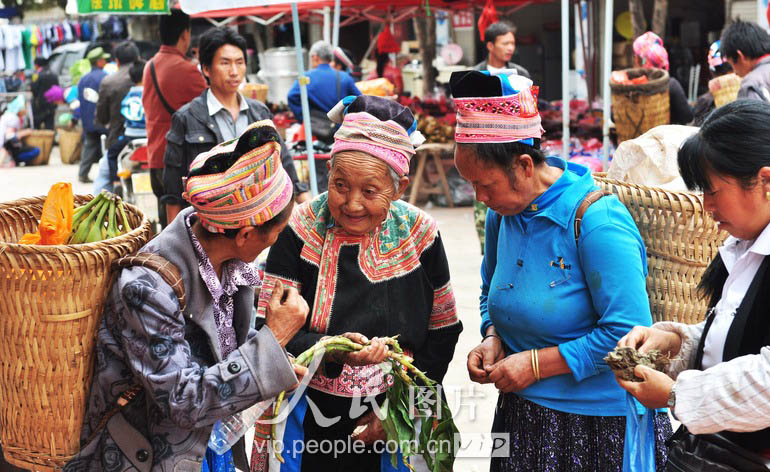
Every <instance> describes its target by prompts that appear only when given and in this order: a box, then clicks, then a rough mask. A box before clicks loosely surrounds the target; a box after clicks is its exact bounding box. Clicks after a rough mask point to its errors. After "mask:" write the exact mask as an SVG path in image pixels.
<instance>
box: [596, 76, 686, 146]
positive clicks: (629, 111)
mask: <svg viewBox="0 0 770 472" xmlns="http://www.w3.org/2000/svg"><path fill="white" fill-rule="evenodd" d="M624 72H626V74H627V75H628V78H629V79H634V78H637V77H640V76H642V75H646V76H647V80H648V82H647V83H646V84H638V85H626V84H621V83H617V82H614V81H612V80H610V89H612V118H613V120H614V121H615V130H616V131H617V133H618V144H620V143H622V142H623V141H626V140H628V139H633V138H636V137H637V136H641V135H642V134H644V133H645V132H646V131H647V130H649V129H651V128H654V127H656V126H658V125H667V124H668V123H669V122H670V121H671V117H670V105H669V93H668V81H669V77H668V72H666V71H665V70H663V69H644V68H637V69H626V70H625V71H624Z"/></svg>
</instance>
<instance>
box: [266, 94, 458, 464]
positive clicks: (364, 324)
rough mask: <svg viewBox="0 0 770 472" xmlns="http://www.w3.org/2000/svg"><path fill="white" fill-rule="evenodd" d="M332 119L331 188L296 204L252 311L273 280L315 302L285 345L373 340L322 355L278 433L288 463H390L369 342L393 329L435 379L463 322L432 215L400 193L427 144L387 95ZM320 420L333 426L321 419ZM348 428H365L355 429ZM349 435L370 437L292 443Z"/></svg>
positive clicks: (374, 349) (360, 101) (298, 349)
mask: <svg viewBox="0 0 770 472" xmlns="http://www.w3.org/2000/svg"><path fill="white" fill-rule="evenodd" d="M329 117H330V118H331V119H332V120H333V121H334V122H337V123H339V122H341V126H340V128H339V130H338V131H337V133H336V134H335V136H334V146H333V148H332V159H331V162H330V163H329V191H328V192H327V193H323V194H321V195H319V196H318V197H316V198H315V199H313V200H311V201H310V202H306V203H304V204H302V205H301V206H299V207H298V208H297V209H296V210H295V212H294V214H293V215H292V217H291V219H290V220H289V225H288V227H287V228H286V229H284V231H283V233H281V235H280V236H279V237H278V241H277V242H276V243H275V245H274V246H273V248H272V249H271V250H270V254H269V255H268V258H267V266H266V268H265V281H264V284H263V287H262V291H261V292H260V299H259V308H258V316H259V317H260V318H261V317H263V316H264V313H265V308H266V307H267V302H268V301H269V300H270V298H271V293H272V290H273V286H274V285H275V284H278V283H280V284H283V285H286V286H290V287H295V288H296V289H297V290H299V292H300V294H301V295H302V297H303V298H304V299H305V300H306V301H307V303H308V304H309V305H310V306H311V309H310V311H311V315H310V316H309V317H308V320H307V322H306V323H305V326H303V327H302V329H301V330H300V331H299V332H298V333H297V335H296V336H295V337H294V338H293V339H292V340H291V342H290V343H289V344H288V345H287V349H288V350H289V352H291V353H292V354H294V355H299V354H300V353H302V352H303V351H305V350H306V349H308V348H310V347H311V346H312V345H314V344H315V343H316V342H318V341H319V340H321V339H322V338H323V337H325V336H329V335H345V336H347V337H348V338H350V339H352V340H353V341H355V342H359V343H366V341H367V338H368V339H371V340H372V346H369V347H367V348H365V349H364V350H363V351H361V352H359V353H340V354H335V355H330V356H327V357H326V358H325V359H324V361H325V364H324V368H323V372H317V373H316V374H315V375H314V377H313V379H312V380H311V382H310V385H309V386H310V388H309V389H308V390H307V394H306V395H305V396H303V401H304V402H305V405H306V406H307V405H311V406H312V409H311V408H306V409H303V408H301V407H295V408H294V409H293V410H292V412H291V416H290V417H289V419H288V420H287V423H286V424H287V427H286V428H287V429H286V431H285V432H284V438H283V439H282V438H278V439H279V440H283V442H284V445H285V446H286V447H285V449H284V451H283V458H284V460H285V461H287V464H292V466H291V467H290V466H288V465H287V466H286V467H287V468H288V469H289V470H301V471H302V472H310V471H353V470H366V471H380V470H382V471H387V470H393V469H392V468H391V467H392V466H391V465H390V457H389V454H387V453H382V452H383V449H382V448H380V447H379V446H381V445H382V444H383V443H384V440H385V439H386V436H385V431H384V429H383V427H382V425H381V423H380V420H379V419H378V418H377V416H376V414H375V412H374V410H373V405H372V403H374V402H375V401H376V404H377V405H382V402H383V401H384V393H385V392H386V391H387V389H388V388H389V384H388V382H387V377H386V376H385V375H384V373H383V372H382V370H381V369H380V367H379V366H377V365H372V364H378V363H380V362H382V361H383V360H385V356H386V355H387V348H386V346H385V345H384V343H382V342H381V341H377V337H384V336H394V335H398V336H399V339H398V340H399V342H400V344H401V346H402V347H403V348H404V350H405V351H407V352H408V353H409V355H410V356H411V357H413V358H414V365H415V366H416V367H418V368H419V369H421V370H423V371H424V372H425V373H426V375H427V376H428V377H429V378H431V379H433V380H435V381H437V382H441V380H442V379H443V377H444V374H445V373H446V371H447V367H448V365H449V362H450V361H451V360H452V355H453V353H454V350H455V344H456V343H457V339H458V337H459V335H460V332H461V331H462V323H461V322H460V320H459V319H458V317H457V310H456V306H455V298H454V292H453V290H452V285H451V283H450V278H449V265H448V263H447V259H446V254H445V252H444V246H443V244H442V241H441V235H440V234H439V231H438V226H437V225H436V221H435V220H434V219H433V218H431V217H430V216H429V215H428V214H427V213H425V212H423V211H422V210H420V209H418V208H416V207H414V206H411V205H409V204H408V203H406V202H404V201H402V200H400V197H401V195H402V194H403V193H404V190H406V187H407V184H408V183H409V178H408V174H409V160H410V159H411V158H412V156H414V154H415V144H417V145H419V144H420V143H421V141H422V140H424V138H422V135H421V134H419V131H414V129H415V118H414V116H413V115H412V112H411V111H410V110H409V109H408V108H405V107H403V106H401V105H400V104H398V103H397V102H395V101H392V100H387V99H385V98H381V97H375V96H368V95H362V96H360V97H357V98H356V97H347V98H345V99H344V100H343V101H341V102H340V103H339V104H338V105H337V106H336V107H334V109H332V111H331V112H330V113H329ZM410 131H411V132H412V133H411V134H410ZM370 400H371V401H370ZM311 402H312V403H311ZM354 407H355V408H354ZM305 411H307V414H305ZM319 413H320V414H319ZM303 415H304V417H303ZM324 418H326V419H328V418H336V419H337V421H336V422H335V423H333V424H332V425H328V424H327V425H325V424H324V421H323V420H324ZM356 428H359V429H363V431H362V432H356V433H355V434H353V433H354V430H355V429H356ZM351 436H352V439H353V441H361V442H363V443H365V444H366V446H365V448H363V449H364V452H363V453H357V452H360V451H357V450H355V449H356V448H353V449H354V450H346V451H343V452H342V453H340V454H337V452H338V451H334V452H329V450H328V449H326V448H323V447H322V448H319V449H315V450H314V451H311V448H305V450H304V452H301V451H297V450H295V449H294V448H293V446H292V444H293V443H294V444H296V442H297V441H299V442H300V443H302V442H304V443H314V444H324V443H326V444H329V441H331V443H334V442H335V441H341V442H342V443H345V442H346V441H347V440H348V439H349V438H350V437H351ZM256 438H257V439H255V445H254V449H253V451H255V452H254V455H253V457H252V464H251V466H252V471H263V470H265V467H266V466H267V464H268V460H269V457H267V456H268V454H267V448H266V447H265V445H264V444H263V443H262V441H264V439H263V438H260V436H259V435H258V436H257V437H256ZM285 438H293V441H291V442H288V441H287V439H285ZM286 449H289V450H288V451H287V450H286ZM259 451H262V453H261V454H260V453H259ZM270 470H273V467H272V466H271V468H270ZM281 470H286V469H283V468H282V469H281ZM399 470H401V469H399Z"/></svg>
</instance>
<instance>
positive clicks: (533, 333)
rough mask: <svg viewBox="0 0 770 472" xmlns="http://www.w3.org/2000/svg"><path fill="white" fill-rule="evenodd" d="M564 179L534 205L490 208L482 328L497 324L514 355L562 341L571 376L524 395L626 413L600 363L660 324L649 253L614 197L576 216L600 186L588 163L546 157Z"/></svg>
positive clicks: (584, 410)
mask: <svg viewBox="0 0 770 472" xmlns="http://www.w3.org/2000/svg"><path fill="white" fill-rule="evenodd" d="M548 165H550V166H554V167H559V168H561V169H563V170H564V173H563V174H562V176H561V177H560V178H559V179H558V180H557V181H556V182H555V183H554V184H553V185H551V187H550V188H549V189H548V190H547V191H546V192H545V193H543V194H542V195H540V196H539V197H538V198H537V199H535V201H534V202H532V204H530V206H529V207H528V209H527V210H526V211H524V212H522V213H520V214H518V215H513V216H504V217H502V218H501V217H500V216H499V215H498V214H497V213H494V212H493V211H492V210H489V212H488V213H487V222H486V251H485V255H484V261H483V263H482V267H481V278H482V281H483V284H482V287H481V318H482V323H481V332H482V335H483V334H484V333H486V330H487V329H488V328H489V326H491V325H494V327H495V329H496V331H497V333H498V334H499V335H500V336H501V337H502V339H503V342H504V343H505V346H506V351H507V353H509V354H510V353H516V352H522V351H526V350H529V349H537V348H545V347H550V346H558V348H559V352H560V353H561V355H562V356H563V357H564V359H565V360H566V362H567V365H568V366H569V368H570V370H571V374H564V375H557V376H553V377H549V378H545V379H543V380H541V381H540V382H536V383H534V384H532V385H531V386H529V387H527V388H526V389H524V390H521V391H520V392H518V394H519V395H521V396H522V397H523V398H525V399H527V400H529V401H532V402H534V403H537V404H539V405H542V406H545V407H547V408H552V409H554V410H558V411H563V412H567V413H575V414H582V415H591V416H622V415H625V413H626V403H625V391H623V390H622V389H621V388H620V387H619V386H618V384H617V383H616V381H615V378H614V375H613V374H612V371H611V370H609V367H608V366H607V365H606V363H605V362H604V361H603V360H602V358H603V357H604V356H606V355H607V353H608V352H609V351H611V350H612V349H614V348H615V346H616V344H617V342H618V340H619V339H620V338H621V337H623V336H624V335H625V334H626V333H628V331H630V330H631V328H633V327H634V326H637V325H643V326H649V325H650V324H651V322H652V318H651V315H650V306H649V301H648V298H647V292H646V290H645V277H646V275H647V262H646V260H647V259H646V251H645V247H644V242H643V241H642V238H641V236H640V235H639V231H638V229H637V228H636V225H635V224H634V221H633V220H632V219H631V215H630V214H629V213H628V210H627V209H626V208H625V207H624V206H623V204H622V203H621V202H620V201H619V200H618V199H617V198H616V197H615V196H605V197H603V198H601V199H600V200H598V201H597V202H596V203H594V204H593V205H591V206H590V207H589V208H588V210H587V211H586V213H585V215H584V217H583V221H582V226H581V233H580V238H579V240H578V242H577V244H576V243H575V231H574V220H575V214H576V212H577V208H578V206H579V205H580V203H581V202H582V201H583V199H584V198H585V196H586V195H587V194H588V193H589V192H591V191H593V190H596V189H597V188H596V186H595V185H594V182H593V178H592V177H591V173H590V172H589V171H588V169H587V168H586V167H583V166H580V165H577V164H573V163H567V162H565V161H563V160H561V159H558V158H548Z"/></svg>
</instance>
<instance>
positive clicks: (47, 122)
mask: <svg viewBox="0 0 770 472" xmlns="http://www.w3.org/2000/svg"><path fill="white" fill-rule="evenodd" d="M35 69H36V73H37V78H36V79H35V81H34V82H32V116H33V118H34V120H35V125H34V128H35V129H41V128H42V129H53V119H54V115H55V114H56V104H54V103H49V102H48V100H46V98H45V93H46V92H47V91H48V90H49V89H50V88H51V87H53V86H54V85H59V77H57V76H56V74H55V73H54V72H53V71H51V69H49V68H48V59H46V58H44V57H36V58H35Z"/></svg>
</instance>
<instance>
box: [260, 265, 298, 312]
mask: <svg viewBox="0 0 770 472" xmlns="http://www.w3.org/2000/svg"><path fill="white" fill-rule="evenodd" d="M276 281H280V282H281V283H282V284H283V286H284V287H294V288H296V289H297V291H298V292H299V291H301V290H302V284H301V283H299V282H297V281H296V280H292V279H287V278H285V277H281V276H279V275H275V274H271V273H269V272H265V277H264V279H263V280H262V290H260V291H259V301H258V302H257V317H259V318H264V317H265V312H266V310H267V304H268V303H269V302H270V297H272V296H273V288H274V287H275V282H276Z"/></svg>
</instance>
